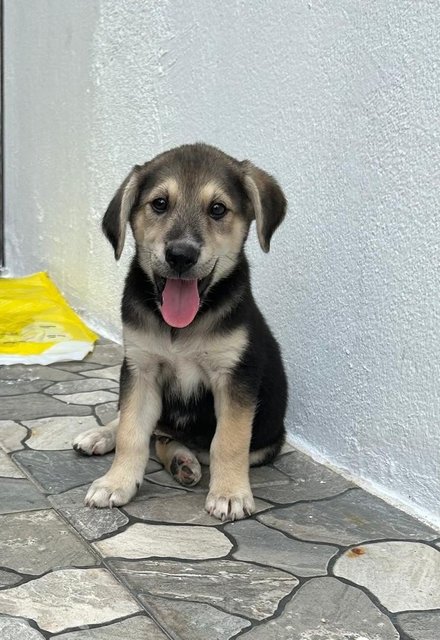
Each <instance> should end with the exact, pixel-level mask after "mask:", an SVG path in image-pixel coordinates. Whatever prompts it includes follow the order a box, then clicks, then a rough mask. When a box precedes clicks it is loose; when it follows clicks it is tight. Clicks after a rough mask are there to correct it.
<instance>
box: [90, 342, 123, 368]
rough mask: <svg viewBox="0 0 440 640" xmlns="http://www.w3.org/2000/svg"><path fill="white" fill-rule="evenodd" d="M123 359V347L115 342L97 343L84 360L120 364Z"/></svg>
mask: <svg viewBox="0 0 440 640" xmlns="http://www.w3.org/2000/svg"><path fill="white" fill-rule="evenodd" d="M123 359H124V350H123V348H122V347H121V346H120V345H118V344H115V343H109V344H102V345H100V344H98V345H97V346H96V347H95V348H94V350H93V351H92V353H89V354H88V356H86V358H85V362H87V363H91V362H96V363H97V364H104V365H115V364H119V365H120V364H121V363H122V360H123Z"/></svg>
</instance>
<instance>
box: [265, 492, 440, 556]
mask: <svg viewBox="0 0 440 640" xmlns="http://www.w3.org/2000/svg"><path fill="white" fill-rule="evenodd" d="M258 520H260V522H262V523H263V524H268V525H270V526H273V527H275V528H276V529H280V530H281V531H285V532H287V533H290V534H291V535H292V536H295V537H297V538H301V539H303V540H311V541H315V542H327V543H329V544H338V545H344V546H348V545H352V544H359V543H360V542H364V541H366V540H374V539H380V538H418V539H420V538H424V539H425V540H432V539H434V538H436V537H437V535H438V534H437V533H436V532H435V531H434V530H433V529H431V528H430V527H427V526H425V525H424V524H422V523H420V522H418V521H417V520H415V519H414V518H411V516H409V515H407V514H406V513H403V512H402V511H399V510H398V509H395V508H394V507H391V506H390V505H388V504H387V503H386V502H383V501H382V500H380V499H379V498H376V497H375V496H372V495H370V494H369V493H366V492H365V491H362V489H354V490H352V491H348V492H347V493H344V494H342V495H339V496H336V497H334V498H329V499H328V500H322V501H320V502H310V503H306V504H298V505H293V506H291V507H285V508H280V509H273V510H272V511H270V512H269V513H267V514H265V513H263V514H261V515H259V516H258Z"/></svg>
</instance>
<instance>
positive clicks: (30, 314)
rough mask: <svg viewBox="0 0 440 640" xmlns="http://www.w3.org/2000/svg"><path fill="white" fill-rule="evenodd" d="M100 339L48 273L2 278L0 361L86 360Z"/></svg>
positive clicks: (36, 362) (1, 362)
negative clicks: (65, 298)
mask: <svg viewBox="0 0 440 640" xmlns="http://www.w3.org/2000/svg"><path fill="white" fill-rule="evenodd" d="M97 339H98V336H97V335H96V334H95V333H93V331H91V330H90V329H89V328H88V327H86V325H85V324H84V323H83V321H82V320H81V319H80V318H79V317H78V316H77V315H76V313H75V312H74V311H73V310H72V309H71V308H70V307H69V306H68V304H67V302H66V301H65V300H64V298H63V297H62V295H61V294H60V292H59V291H58V289H57V288H56V286H55V285H54V284H53V282H52V281H51V280H50V278H49V276H48V275H47V273H43V272H41V273H35V274H34V275H32V276H28V277H26V278H0V364H17V363H22V364H51V363H53V362H61V361H63V360H82V359H83V358H84V357H85V356H86V355H87V354H88V353H89V351H92V350H93V345H94V343H95V341H96V340H97Z"/></svg>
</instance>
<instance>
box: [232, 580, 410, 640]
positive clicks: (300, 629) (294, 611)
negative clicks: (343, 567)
mask: <svg viewBox="0 0 440 640" xmlns="http://www.w3.org/2000/svg"><path fill="white" fill-rule="evenodd" d="M241 637H243V638H246V639H249V640H268V639H269V638H276V640H300V639H301V640H315V639H316V640H321V639H322V640H399V637H400V636H399V633H398V632H397V631H396V629H395V628H394V626H393V625H392V623H391V621H390V620H389V619H388V618H387V616H386V615H385V614H383V613H382V612H381V611H380V610H379V609H378V608H377V607H376V606H375V605H374V604H373V603H372V602H371V600H370V599H369V598H368V596H366V595H365V593H363V591H360V590H359V589H356V588H355V587H351V586H349V585H347V584H344V583H342V582H339V580H336V579H335V578H327V577H326V578H314V579H313V580H310V581H309V582H307V583H306V584H305V585H304V586H302V587H301V588H300V589H299V590H298V591H297V592H296V593H295V594H294V596H293V598H292V599H291V600H290V602H288V603H287V604H286V606H285V609H284V611H283V613H282V614H281V615H280V616H279V617H278V618H274V619H273V620H270V621H268V622H266V623H265V624H262V625H260V626H258V627H255V628H254V629H251V630H250V631H248V632H246V633H244V634H243V636H241Z"/></svg>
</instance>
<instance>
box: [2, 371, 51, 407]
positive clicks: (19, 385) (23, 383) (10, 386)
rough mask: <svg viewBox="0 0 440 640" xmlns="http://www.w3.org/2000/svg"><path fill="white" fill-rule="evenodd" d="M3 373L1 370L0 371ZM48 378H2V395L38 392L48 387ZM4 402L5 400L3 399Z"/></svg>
mask: <svg viewBox="0 0 440 640" xmlns="http://www.w3.org/2000/svg"><path fill="white" fill-rule="evenodd" d="M0 375H1V372H0ZM49 385H50V382H49V381H48V380H33V381H30V380H1V379H0V396H19V395H23V394H24V393H38V392H39V391H41V390H42V389H44V388H45V387H48V386H49ZM2 402H3V400H2Z"/></svg>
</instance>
